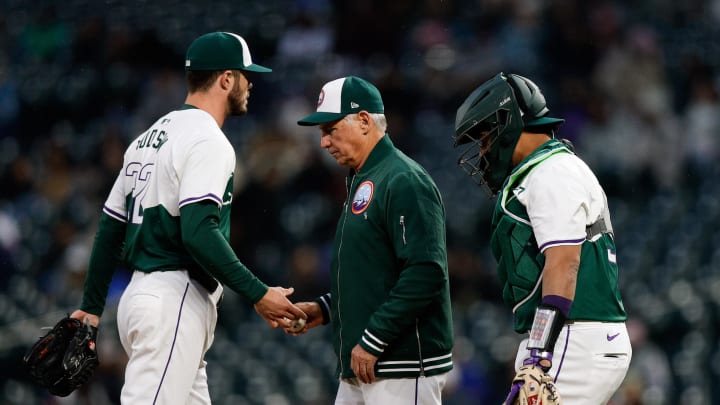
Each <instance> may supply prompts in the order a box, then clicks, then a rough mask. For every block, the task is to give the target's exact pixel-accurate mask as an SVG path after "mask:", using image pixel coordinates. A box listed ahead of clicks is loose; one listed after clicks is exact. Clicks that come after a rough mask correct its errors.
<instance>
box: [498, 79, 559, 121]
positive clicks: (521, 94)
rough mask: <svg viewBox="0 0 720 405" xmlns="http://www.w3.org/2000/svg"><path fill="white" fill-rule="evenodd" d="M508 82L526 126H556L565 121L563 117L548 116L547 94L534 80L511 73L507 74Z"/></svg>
mask: <svg viewBox="0 0 720 405" xmlns="http://www.w3.org/2000/svg"><path fill="white" fill-rule="evenodd" d="M507 82H508V84H509V85H510V87H512V89H513V92H514V93H515V96H516V97H517V103H518V107H520V111H521V113H522V119H523V124H524V126H525V128H528V127H546V126H551V127H555V126H557V125H559V124H561V123H563V122H565V120H563V119H560V118H552V117H548V116H547V114H548V113H549V112H550V110H549V109H548V107H547V102H546V101H545V96H544V95H543V93H542V91H540V88H539V87H538V86H537V85H536V84H535V83H534V82H533V81H532V80H530V79H528V78H527V77H523V76H520V75H516V74H512V73H510V74H508V75H507Z"/></svg>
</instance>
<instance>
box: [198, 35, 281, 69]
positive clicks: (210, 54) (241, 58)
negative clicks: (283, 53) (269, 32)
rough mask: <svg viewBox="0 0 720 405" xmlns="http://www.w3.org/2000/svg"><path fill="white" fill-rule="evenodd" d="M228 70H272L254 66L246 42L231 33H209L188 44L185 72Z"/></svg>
mask: <svg viewBox="0 0 720 405" xmlns="http://www.w3.org/2000/svg"><path fill="white" fill-rule="evenodd" d="M228 69H229V70H246V71H250V72H261V73H265V72H272V69H268V68H266V67H264V66H260V65H256V64H254V63H253V62H252V57H251V56H250V48H249V47H248V45H247V42H245V40H244V39H243V37H241V36H240V35H237V34H233V33H232V32H211V33H208V34H205V35H201V36H199V37H198V38H197V39H195V40H194V41H193V42H192V44H190V47H189V48H188V50H187V54H186V55H185V70H228Z"/></svg>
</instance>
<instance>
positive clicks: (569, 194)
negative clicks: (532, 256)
mask: <svg viewBox="0 0 720 405" xmlns="http://www.w3.org/2000/svg"><path fill="white" fill-rule="evenodd" d="M513 194H515V196H516V197H517V199H518V200H519V201H520V202H521V203H522V204H523V205H524V206H525V208H526V209H527V213H528V215H529V217H530V223H531V224H532V229H533V232H534V233H535V239H536V241H537V245H538V247H539V249H540V251H541V252H542V251H544V250H545V249H547V248H549V247H552V246H560V245H579V244H582V243H583V242H585V237H586V230H585V228H586V227H587V226H588V225H590V224H592V223H594V222H595V221H596V220H597V219H598V218H599V217H600V215H601V213H602V212H603V210H604V207H605V193H604V192H603V190H602V187H600V183H598V180H597V178H596V177H595V175H594V174H593V173H592V171H591V170H590V168H589V167H588V166H587V165H586V164H585V162H583V161H582V160H580V159H578V157H577V156H575V155H573V154H569V153H559V154H556V155H553V156H551V157H549V158H547V159H546V160H545V161H543V162H542V164H539V165H537V166H535V167H534V168H533V170H531V171H530V173H528V175H527V176H525V178H524V179H523V180H522V181H521V182H520V184H519V186H517V187H515V188H514V189H513Z"/></svg>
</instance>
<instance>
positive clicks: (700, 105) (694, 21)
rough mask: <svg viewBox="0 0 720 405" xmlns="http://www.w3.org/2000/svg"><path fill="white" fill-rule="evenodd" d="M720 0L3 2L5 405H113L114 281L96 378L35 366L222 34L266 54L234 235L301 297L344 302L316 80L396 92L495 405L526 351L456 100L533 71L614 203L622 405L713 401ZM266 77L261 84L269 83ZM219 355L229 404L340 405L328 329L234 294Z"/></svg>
mask: <svg viewBox="0 0 720 405" xmlns="http://www.w3.org/2000/svg"><path fill="white" fill-rule="evenodd" d="M719 23H720V1H717V0H686V1H683V2H677V1H669V0H644V1H643V0H636V1H632V0H631V1H610V0H603V1H595V2H584V1H580V0H423V1H410V0H393V1H380V0H372V1H370V0H369V1H358V2H343V1H337V0H266V1H262V2H255V1H229V0H220V1H215V0H212V1H207V2H197V3H194V2H193V3H191V4H187V2H181V1H178V0H157V1H149V0H137V1H132V2H123V1H120V0H104V1H90V0H66V1H62V2H60V1H52V0H47V1H40V2H36V3H33V4H32V6H30V5H29V4H28V3H27V2H25V1H22V0H2V1H0V376H2V378H0V404H3V405H4V404H30V403H43V404H54V403H87V404H105V403H107V404H113V403H118V402H117V398H118V392H119V391H118V390H119V387H120V385H121V384H122V370H123V366H124V361H125V359H124V354H123V353H122V350H121V349H120V347H119V343H118V342H117V338H116V336H115V335H116V332H115V331H114V327H115V326H114V310H115V309H114V306H113V303H114V302H116V300H117V298H118V297H119V294H120V293H121V291H122V289H123V287H124V285H125V283H127V280H128V275H129V273H128V272H127V269H123V268H119V269H118V271H117V274H116V277H115V279H114V280H113V283H112V286H111V292H110V298H109V305H108V308H107V309H106V313H105V316H104V318H103V323H102V326H101V332H100V335H101V341H100V342H99V347H100V350H101V362H102V368H101V370H99V372H98V373H97V375H96V376H95V377H94V380H93V381H94V383H93V384H90V386H89V387H86V388H84V389H83V390H82V391H81V392H79V393H77V394H74V396H73V397H71V398H69V399H67V400H61V399H58V398H50V397H48V396H47V395H45V394H43V392H42V391H39V390H37V389H36V388H35V387H33V386H32V385H31V384H30V383H29V381H28V380H27V377H26V375H25V374H24V373H23V371H22V369H20V368H19V359H20V357H21V356H22V354H23V352H24V350H26V349H27V347H28V345H29V344H30V343H31V342H32V341H33V340H34V339H35V338H36V337H37V336H38V335H39V333H40V330H39V328H40V327H41V326H47V325H50V324H52V323H54V321H55V320H57V319H56V318H57V317H59V316H60V315H61V314H64V313H67V312H71V311H72V310H73V309H75V308H76V307H77V306H78V305H79V303H80V295H81V293H82V282H83V279H84V272H85V270H86V266H87V261H88V256H89V250H90V247H91V244H92V238H93V235H94V232H95V229H96V221H97V220H98V219H99V215H100V208H101V206H102V203H103V202H104V199H105V197H106V195H107V193H108V192H109V190H110V187H111V185H112V182H113V181H114V179H115V176H116V173H117V171H118V170H119V168H120V167H121V164H122V155H123V152H124V149H125V147H126V145H127V144H128V143H129V142H130V141H131V140H132V139H133V138H134V137H136V136H137V135H138V134H139V133H140V132H141V131H143V130H144V129H145V128H146V127H147V126H148V125H149V124H151V123H152V122H153V121H154V120H155V119H156V118H157V117H159V116H160V115H162V114H164V113H166V112H167V111H169V110H172V109H174V108H177V107H179V106H180V105H181V104H182V102H183V100H184V95H185V84H184V75H183V66H184V64H183V60H184V53H185V50H186V48H187V46H188V44H189V43H190V42H191V41H192V39H194V38H195V37H196V36H198V35H200V34H202V33H205V32H209V31H216V30H227V31H233V32H237V33H239V34H241V35H243V36H244V37H245V39H247V40H248V43H249V44H250V47H251V49H252V51H253V59H254V60H255V61H257V62H258V63H260V64H262V65H264V66H269V67H271V68H273V73H272V74H268V75H257V76H251V80H252V81H253V84H254V87H253V90H252V96H251V98H250V104H249V114H248V115H247V116H244V117H241V118H236V119H230V120H229V121H227V122H226V125H225V127H224V130H225V132H226V133H227V134H228V137H229V138H230V140H231V142H232V143H233V145H234V146H235V149H236V152H237V155H238V159H237V169H236V172H235V179H236V190H235V197H234V199H233V201H234V202H233V213H232V216H233V223H232V228H233V229H232V231H231V233H232V241H231V242H232V244H233V247H234V249H235V251H236V252H237V253H238V256H239V257H240V259H241V260H242V261H243V262H244V263H245V264H246V265H248V267H249V268H250V269H252V270H253V271H254V272H255V273H256V274H258V276H259V277H260V278H261V279H263V280H264V281H266V282H267V283H269V284H275V285H283V286H293V287H295V289H296V293H295V295H294V296H293V297H292V298H293V299H294V300H300V299H306V298H313V297H315V296H317V295H319V294H320V293H323V292H325V291H326V290H327V289H328V285H327V283H328V277H327V271H328V266H329V254H330V252H329V250H330V244H331V238H332V235H333V231H334V227H335V221H336V219H337V217H338V214H339V210H340V208H341V205H342V202H343V201H344V199H345V197H346V196H345V190H344V176H345V174H346V171H345V169H340V168H339V167H338V166H337V164H336V163H335V162H334V160H333V159H332V158H331V157H329V156H328V155H327V154H326V153H323V152H324V151H322V150H321V149H320V147H319V133H317V129H316V128H310V129H308V128H304V127H299V126H297V125H296V121H297V119H298V118H300V117H302V116H304V115H305V114H307V113H309V112H311V111H313V110H314V107H315V101H316V100H317V93H318V91H319V89H320V87H321V85H322V83H324V82H326V81H328V80H331V79H334V78H337V77H341V76H345V75H357V76H361V77H363V78H366V79H368V80H369V81H371V82H373V83H374V84H376V85H377V87H378V88H379V89H380V91H381V92H382V95H383V98H384V102H385V106H386V115H387V118H388V123H389V129H388V132H389V134H390V137H391V138H392V139H393V141H394V142H395V144H396V145H398V146H399V147H400V148H401V149H403V150H404V151H405V152H406V153H408V154H409V155H411V156H412V157H414V158H415V159H416V160H418V161H419V162H420V163H421V164H423V165H424V166H425V167H426V168H427V170H428V171H429V172H430V174H431V175H432V176H433V177H434V178H435V180H436V182H437V183H438V185H439V187H440V191H441V193H442V194H443V198H444V201H445V204H446V209H447V233H448V250H449V265H450V266H449V269H450V276H451V286H452V296H453V305H454V318H455V324H456V328H455V329H456V348H455V364H456V369H455V370H454V371H453V374H452V378H451V380H450V382H449V385H448V387H447V390H446V396H445V398H446V401H445V402H446V403H447V404H450V405H452V404H469V403H499V402H501V401H502V399H503V398H504V395H505V394H506V387H507V385H508V382H509V379H510V377H511V376H512V361H513V359H514V353H515V349H516V345H517V343H518V342H519V340H520V337H519V336H517V335H515V334H514V333H513V332H512V327H511V319H510V310H509V309H508V308H504V307H503V306H502V303H501V301H500V291H499V286H498V283H497V281H496V278H495V272H494V261H493V258H492V256H491V254H490V252H489V250H488V236H489V215H490V210H491V207H492V205H493V201H492V200H491V199H489V198H488V197H487V195H486V194H485V193H484V192H483V191H482V190H481V189H480V188H477V187H474V186H473V184H472V183H471V182H470V179H469V178H467V177H466V176H464V174H463V173H462V172H461V171H460V170H459V169H458V168H457V167H456V164H455V160H456V156H455V153H454V151H453V149H452V142H451V138H450V137H451V135H452V134H453V125H454V118H455V117H454V114H455V109H456V108H457V107H458V106H459V104H460V102H462V100H463V99H464V98H465V96H467V94H468V93H469V92H470V91H471V90H472V89H473V88H475V87H476V86H477V85H479V84H480V83H482V82H484V81H485V80H487V79H489V78H490V77H492V76H493V75H494V74H495V73H496V72H498V71H505V72H512V73H518V74H521V75H526V76H528V77H530V78H532V79H533V80H534V81H535V82H536V83H538V84H539V85H540V87H541V88H542V89H543V91H544V93H545V96H546V98H547V100H548V104H549V107H550V109H551V112H552V114H553V116H559V117H563V118H565V119H566V123H565V124H564V125H563V126H562V127H561V129H560V133H559V134H558V135H559V136H561V137H565V138H568V139H570V140H571V141H572V142H573V143H574V144H575V147H576V151H577V152H578V154H579V155H580V156H581V157H582V158H583V159H585V160H586V161H587V162H588V164H589V165H590V166H591V167H592V168H593V169H594V170H595V171H596V173H597V174H598V176H599V178H600V180H601V182H602V183H603V185H604V187H605V189H606V191H607V192H608V197H609V200H610V209H611V211H612V212H613V221H614V223H613V225H614V228H615V232H616V237H617V242H618V243H617V244H618V262H619V265H620V271H621V288H622V290H623V293H624V298H625V305H626V309H627V310H628V313H629V315H630V317H631V319H630V321H629V329H630V331H631V335H632V337H633V341H634V357H633V362H632V365H631V370H630V372H629V374H628V376H627V378H626V381H625V384H624V385H623V387H622V388H621V390H620V392H618V394H617V396H616V398H615V399H614V400H613V404H614V405H620V404H626V405H639V404H675V403H683V404H708V403H711V402H712V400H711V398H714V397H717V396H718V395H720V387H718V386H717V384H714V382H716V381H718V380H719V379H720V367H718V366H717V365H718V364H720V347H719V345H718V342H719V341H720V333H719V330H718V327H719V326H720V236H718V232H717V229H718V227H720V184H718V181H717V177H718V174H719V172H720V165H719V164H718V157H719V155H720V99H719V98H718V91H719V90H720V81H719V79H720V40H719V39H720V28H719V27H720V24H719ZM261 76H262V77H261ZM219 323H220V325H219V329H218V335H217V341H216V344H215V346H214V347H213V348H212V349H211V352H210V353H209V354H208V358H209V360H210V365H209V371H208V373H209V379H210V389H211V395H213V398H214V400H215V402H216V403H218V404H241V405H242V404H253V405H255V404H272V405H283V404H327V403H330V402H331V398H333V395H334V392H335V384H336V382H335V381H334V380H333V378H332V372H333V369H334V360H335V359H334V355H333V353H332V350H331V348H330V344H329V331H324V330H313V331H311V333H309V334H307V335H305V336H301V337H296V338H292V337H288V336H285V335H283V334H282V332H280V331H276V330H272V329H270V328H268V327H267V325H266V324H264V322H262V321H261V319H260V318H259V317H258V316H257V315H256V314H255V313H254V311H253V310H252V306H251V305H250V304H249V303H248V302H245V301H243V300H242V299H240V298H239V297H237V296H235V295H234V294H232V293H228V294H226V296H225V300H224V303H223V306H222V307H221V315H220V321H219Z"/></svg>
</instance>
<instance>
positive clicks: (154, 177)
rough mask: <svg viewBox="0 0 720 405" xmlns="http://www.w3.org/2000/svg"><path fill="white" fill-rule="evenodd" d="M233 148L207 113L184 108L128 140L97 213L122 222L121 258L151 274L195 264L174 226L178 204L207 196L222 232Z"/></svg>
mask: <svg viewBox="0 0 720 405" xmlns="http://www.w3.org/2000/svg"><path fill="white" fill-rule="evenodd" d="M234 168H235V151H234V149H233V147H232V145H231V144H230V142H229V141H228V140H227V138H226V137H225V134H223V132H222V130H221V129H220V127H218V125H217V122H216V121H215V120H214V119H213V117H212V116H211V115H210V114H208V113H207V112H205V111H203V110H199V109H195V108H193V107H190V106H185V107H184V108H183V109H181V110H177V111H173V112H170V113H169V114H167V115H165V116H164V117H162V118H160V119H159V120H158V121H157V122H155V124H153V125H152V126H151V127H150V128H149V129H148V130H147V131H146V132H145V133H143V134H141V135H140V136H139V137H138V138H137V139H135V141H133V142H132V143H131V144H130V146H129V147H128V148H127V150H126V152H125V157H124V162H123V167H122V169H121V170H120V173H119V175H118V177H117V179H116V180H115V184H114V185H113V188H112V190H111V192H110V195H109V197H108V199H107V201H106V202H105V205H104V207H103V211H104V212H105V213H106V214H107V215H110V216H112V217H113V218H115V219H117V220H120V221H123V222H125V223H127V232H126V236H125V251H124V257H123V259H124V261H125V263H126V264H127V265H128V266H130V268H131V269H133V270H140V271H143V272H151V271H155V270H176V269H182V268H190V267H193V266H195V264H194V261H193V259H192V258H191V257H190V255H189V253H188V252H187V250H186V249H185V247H184V245H183V242H182V236H181V232H180V208H181V207H183V206H185V205H187V204H191V203H195V202H198V201H203V200H209V201H212V202H214V203H216V204H217V206H218V208H219V209H220V224H219V227H220V231H221V232H222V234H223V236H224V237H225V239H229V235H230V223H229V222H230V221H229V220H230V202H231V200H232V185H233V170H234Z"/></svg>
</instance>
